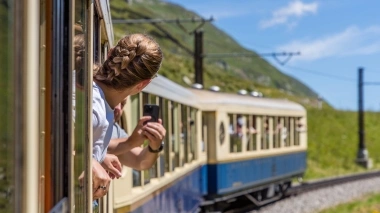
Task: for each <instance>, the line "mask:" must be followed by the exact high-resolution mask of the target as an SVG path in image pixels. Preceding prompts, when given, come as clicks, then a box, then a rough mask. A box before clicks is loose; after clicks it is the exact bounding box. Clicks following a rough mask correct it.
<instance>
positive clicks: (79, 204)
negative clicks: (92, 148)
mask: <svg viewBox="0 0 380 213" xmlns="http://www.w3.org/2000/svg"><path fill="white" fill-rule="evenodd" d="M74 16H75V17H74V20H75V23H74V29H75V30H74V39H73V45H74V48H73V51H74V54H73V57H74V59H73V60H74V73H73V74H74V75H73V82H75V83H74V85H73V108H74V110H73V117H74V120H75V122H74V150H75V156H74V179H73V180H74V195H75V209H76V211H83V212H84V211H86V210H85V208H86V204H87V201H86V200H85V194H84V193H83V189H82V188H81V187H80V183H79V181H78V180H79V179H78V177H79V176H80V175H81V174H82V172H83V171H84V170H85V167H86V166H85V165H86V158H85V149H86V144H87V143H86V134H87V132H88V131H87V129H86V128H88V126H87V124H86V122H87V118H88V116H89V115H88V104H87V100H86V97H88V94H89V89H88V88H89V87H88V83H89V79H90V78H91V77H90V76H92V74H91V73H89V72H85V70H87V63H86V62H87V61H88V60H89V59H88V54H86V50H87V46H86V44H87V34H85V31H86V27H87V26H86V23H87V21H86V3H85V2H84V1H75V15H74ZM91 79H92V78H91Z"/></svg>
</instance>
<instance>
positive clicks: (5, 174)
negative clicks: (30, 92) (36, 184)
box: [0, 1, 21, 212]
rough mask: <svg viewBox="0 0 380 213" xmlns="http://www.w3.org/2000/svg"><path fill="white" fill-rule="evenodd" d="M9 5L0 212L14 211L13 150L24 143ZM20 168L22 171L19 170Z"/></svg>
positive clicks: (0, 106)
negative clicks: (18, 124) (18, 130)
mask: <svg viewBox="0 0 380 213" xmlns="http://www.w3.org/2000/svg"><path fill="white" fill-rule="evenodd" d="M7 4H9V2H8V3H7V1H5V2H4V3H3V4H0V10H1V11H2V13H1V18H2V19H1V20H2V22H3V23H2V24H3V25H2V26H3V27H2V31H3V32H2V36H1V37H0V41H1V44H2V51H1V52H0V63H1V66H2V69H3V71H2V76H1V78H0V85H1V90H0V115H1V118H2V120H1V122H0V128H1V131H0V154H1V156H2V157H1V160H0V177H1V178H0V212H14V211H15V209H14V204H15V203H14V202H13V199H12V197H13V193H14V188H15V184H17V183H15V181H14V180H15V178H14V171H15V170H14V168H15V166H16V167H17V166H18V162H16V161H15V158H14V157H13V155H12V154H11V153H14V151H13V149H14V146H15V145H19V147H21V144H19V143H20V142H21V141H16V140H15V131H14V128H13V127H14V123H15V111H14V109H15V108H14V102H15V99H14V98H15V91H14V87H13V85H14V84H13V81H14V79H13V66H12V65H13V64H12V60H11V59H12V52H11V51H8V50H11V49H13V48H11V44H12V43H13V41H12V38H13V35H12V34H13V31H12V26H11V25H10V24H11V23H12V22H11V20H12V17H13V10H12V9H11V8H8V5H7ZM18 168H21V166H20V167H18Z"/></svg>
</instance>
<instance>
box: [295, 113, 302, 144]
mask: <svg viewBox="0 0 380 213" xmlns="http://www.w3.org/2000/svg"><path fill="white" fill-rule="evenodd" d="M295 119H296V123H295V128H294V129H295V133H294V134H295V139H294V145H296V146H299V145H300V140H301V134H302V132H303V131H304V127H303V124H302V121H301V118H295Z"/></svg>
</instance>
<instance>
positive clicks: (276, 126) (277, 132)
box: [273, 117, 282, 148]
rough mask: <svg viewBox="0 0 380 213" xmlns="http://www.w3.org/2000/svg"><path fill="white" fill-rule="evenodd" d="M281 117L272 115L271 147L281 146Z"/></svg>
mask: <svg viewBox="0 0 380 213" xmlns="http://www.w3.org/2000/svg"><path fill="white" fill-rule="evenodd" d="M281 129H282V126H281V118H280V117H273V148H280V147H281Z"/></svg>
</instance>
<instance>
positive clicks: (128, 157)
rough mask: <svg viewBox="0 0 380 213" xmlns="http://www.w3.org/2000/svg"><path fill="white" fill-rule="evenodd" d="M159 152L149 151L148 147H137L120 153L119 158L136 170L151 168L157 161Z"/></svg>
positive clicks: (125, 164)
mask: <svg viewBox="0 0 380 213" xmlns="http://www.w3.org/2000/svg"><path fill="white" fill-rule="evenodd" d="M158 154H159V153H152V152H149V150H148V147H145V148H142V147H135V148H133V149H132V150H130V151H129V152H127V153H124V154H122V155H119V156H118V157H119V160H120V162H121V164H123V165H124V166H128V167H131V168H133V169H136V170H144V169H149V168H151V167H152V166H153V164H154V163H155V162H156V160H157V157H158Z"/></svg>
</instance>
